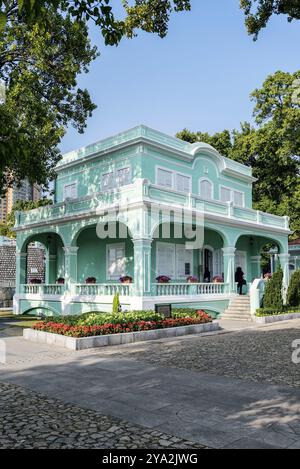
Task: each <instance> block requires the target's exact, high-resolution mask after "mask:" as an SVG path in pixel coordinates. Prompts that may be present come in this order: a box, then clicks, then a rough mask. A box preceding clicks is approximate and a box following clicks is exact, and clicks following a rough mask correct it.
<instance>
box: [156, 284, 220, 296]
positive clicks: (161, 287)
mask: <svg viewBox="0 0 300 469" xmlns="http://www.w3.org/2000/svg"><path fill="white" fill-rule="evenodd" d="M226 286H227V284H225V283H156V284H154V289H155V295H156V296H181V295H222V294H223V293H226Z"/></svg>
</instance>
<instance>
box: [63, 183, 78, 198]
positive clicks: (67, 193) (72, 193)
mask: <svg viewBox="0 0 300 469" xmlns="http://www.w3.org/2000/svg"><path fill="white" fill-rule="evenodd" d="M76 197H77V185H76V183H73V184H68V185H66V186H65V187H64V199H76Z"/></svg>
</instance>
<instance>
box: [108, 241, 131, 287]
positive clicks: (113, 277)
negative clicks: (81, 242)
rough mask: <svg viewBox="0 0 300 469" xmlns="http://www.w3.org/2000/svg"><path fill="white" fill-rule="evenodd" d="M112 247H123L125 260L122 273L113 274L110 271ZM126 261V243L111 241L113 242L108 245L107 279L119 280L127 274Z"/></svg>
mask: <svg viewBox="0 0 300 469" xmlns="http://www.w3.org/2000/svg"><path fill="white" fill-rule="evenodd" d="M110 248H115V249H120V248H121V249H123V251H124V257H123V259H124V260H125V261H124V270H123V272H121V273H118V274H116V275H111V274H110V273H109V249H110ZM125 262H126V251H125V243H111V244H107V245H106V279H107V280H117V279H119V278H120V277H121V276H122V275H125V274H126V265H125Z"/></svg>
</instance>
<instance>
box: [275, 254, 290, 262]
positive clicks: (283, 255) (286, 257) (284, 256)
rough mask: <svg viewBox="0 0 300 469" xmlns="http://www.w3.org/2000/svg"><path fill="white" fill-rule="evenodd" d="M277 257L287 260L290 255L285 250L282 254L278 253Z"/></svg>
mask: <svg viewBox="0 0 300 469" xmlns="http://www.w3.org/2000/svg"><path fill="white" fill-rule="evenodd" d="M278 257H279V259H280V260H281V261H283V262H288V261H289V259H290V257H291V255H290V254H289V253H287V252H285V253H284V254H278Z"/></svg>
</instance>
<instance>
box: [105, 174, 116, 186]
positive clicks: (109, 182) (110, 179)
mask: <svg viewBox="0 0 300 469" xmlns="http://www.w3.org/2000/svg"><path fill="white" fill-rule="evenodd" d="M114 182H115V181H114V173H106V174H103V176H102V189H112V188H113V187H114V186H115V184H114Z"/></svg>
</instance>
